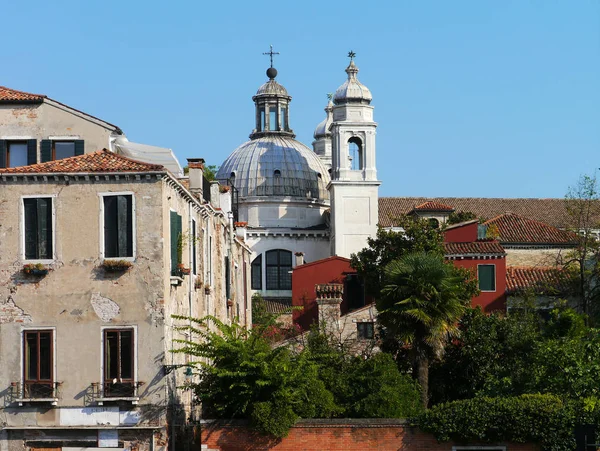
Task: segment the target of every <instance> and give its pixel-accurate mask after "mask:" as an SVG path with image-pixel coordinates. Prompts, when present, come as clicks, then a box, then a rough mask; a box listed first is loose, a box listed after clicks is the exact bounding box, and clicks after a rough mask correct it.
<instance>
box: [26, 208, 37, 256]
mask: <svg viewBox="0 0 600 451" xmlns="http://www.w3.org/2000/svg"><path fill="white" fill-rule="evenodd" d="M23 208H24V210H25V258H26V259H27V260H31V259H34V258H37V255H38V252H37V202H36V201H35V199H23Z"/></svg>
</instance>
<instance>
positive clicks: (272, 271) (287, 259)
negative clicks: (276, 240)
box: [266, 249, 292, 290]
mask: <svg viewBox="0 0 600 451" xmlns="http://www.w3.org/2000/svg"><path fill="white" fill-rule="evenodd" d="M266 256H267V290H291V289H292V274H291V272H292V253H291V252H290V251H285V250H283V249H275V250H272V251H268V252H267V253H266Z"/></svg>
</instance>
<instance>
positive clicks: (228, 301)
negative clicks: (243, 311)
mask: <svg viewBox="0 0 600 451" xmlns="http://www.w3.org/2000/svg"><path fill="white" fill-rule="evenodd" d="M227 307H233V300H232V299H227Z"/></svg>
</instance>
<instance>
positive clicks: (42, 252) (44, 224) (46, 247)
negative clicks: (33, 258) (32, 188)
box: [37, 198, 52, 259]
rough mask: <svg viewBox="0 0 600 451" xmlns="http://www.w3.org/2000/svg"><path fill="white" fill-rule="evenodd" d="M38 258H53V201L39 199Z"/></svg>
mask: <svg viewBox="0 0 600 451" xmlns="http://www.w3.org/2000/svg"><path fill="white" fill-rule="evenodd" d="M37 210H38V211H37V216H38V218H37V219H38V258H43V259H51V258H52V199H51V198H43V199H37Z"/></svg>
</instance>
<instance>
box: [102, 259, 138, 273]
mask: <svg viewBox="0 0 600 451" xmlns="http://www.w3.org/2000/svg"><path fill="white" fill-rule="evenodd" d="M132 266H133V264H132V263H131V262H128V261H126V260H104V262H103V263H102V267H103V268H104V270H105V271H106V272H124V271H127V270H128V269H129V268H131V267H132Z"/></svg>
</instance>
